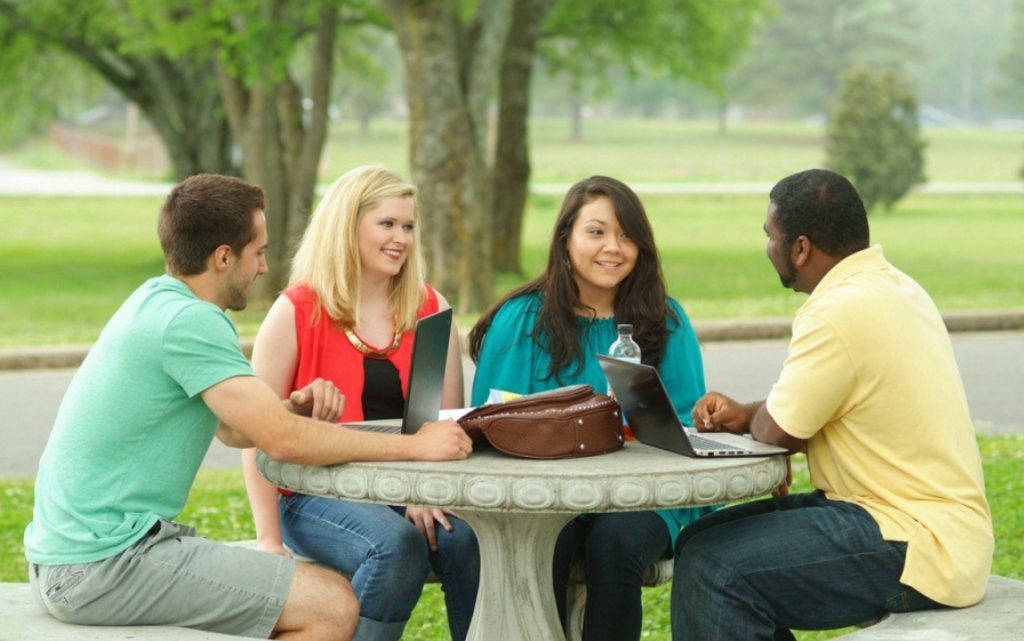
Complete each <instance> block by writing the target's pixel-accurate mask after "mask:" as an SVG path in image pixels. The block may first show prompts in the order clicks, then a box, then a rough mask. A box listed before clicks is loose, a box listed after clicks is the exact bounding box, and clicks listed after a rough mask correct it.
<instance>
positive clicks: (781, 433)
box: [750, 403, 807, 454]
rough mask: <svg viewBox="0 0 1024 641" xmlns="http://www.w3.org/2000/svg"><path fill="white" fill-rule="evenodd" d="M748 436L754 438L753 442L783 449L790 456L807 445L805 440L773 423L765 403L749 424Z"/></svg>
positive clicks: (773, 420)
mask: <svg viewBox="0 0 1024 641" xmlns="http://www.w3.org/2000/svg"><path fill="white" fill-rule="evenodd" d="M750 435H751V436H753V437H754V440H755V441H760V442H761V443H767V444H768V445H775V446H777V447H784V448H786V449H787V450H789V453H790V454H796V453H797V452H799V451H801V450H803V449H804V446H805V445H806V444H807V441H806V440H804V439H802V438H797V437H795V436H793V435H792V434H790V433H789V432H787V431H786V430H784V429H782V427H780V426H779V424H778V423H776V422H775V419H774V418H772V415H771V414H770V413H768V404H767V403H764V404H762V405H761V407H760V408H759V409H758V410H757V413H756V414H754V418H753V420H752V421H751V422H750Z"/></svg>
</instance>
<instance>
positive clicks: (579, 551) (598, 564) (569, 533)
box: [553, 512, 672, 641]
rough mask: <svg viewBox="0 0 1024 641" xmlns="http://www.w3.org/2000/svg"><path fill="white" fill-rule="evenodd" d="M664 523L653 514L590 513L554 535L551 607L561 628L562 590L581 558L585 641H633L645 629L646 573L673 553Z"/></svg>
mask: <svg viewBox="0 0 1024 641" xmlns="http://www.w3.org/2000/svg"><path fill="white" fill-rule="evenodd" d="M671 542H672V540H671V538H669V534H668V528H667V527H665V521H664V520H662V518H661V517H660V516H658V515H657V514H655V513H654V512H628V513H624V514H588V515H587V516H586V518H576V519H573V520H572V521H570V522H569V524H568V525H566V526H565V529H563V530H562V532H561V534H559V535H558V542H557V543H556V544H555V559H554V567H553V575H554V583H555V603H556V604H557V606H558V615H559V618H560V619H561V621H562V623H563V626H564V625H565V624H566V623H567V622H566V618H567V617H568V614H569V613H568V612H566V589H567V588H568V583H569V573H570V569H571V568H572V564H573V562H574V561H575V560H576V559H577V558H579V557H580V556H581V555H582V557H583V566H584V569H585V571H586V579H587V606H586V610H584V613H583V641H604V640H608V641H631V640H633V641H635V640H638V639H639V638H640V630H641V627H642V624H643V604H642V600H641V594H640V593H641V589H642V588H643V578H644V572H645V571H646V570H647V567H648V566H650V565H651V564H653V563H654V562H655V561H657V560H658V559H660V558H662V557H664V556H667V555H668V554H670V553H671V551H672V550H671V548H670V547H669V546H670V544H671Z"/></svg>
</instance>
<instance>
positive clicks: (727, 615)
mask: <svg viewBox="0 0 1024 641" xmlns="http://www.w3.org/2000/svg"><path fill="white" fill-rule="evenodd" d="M906 552H907V544H906V543H902V542H896V541H886V540H884V539H883V538H882V535H881V532H880V531H879V529H878V524H877V523H876V522H875V520H874V519H873V518H871V515H869V514H868V513H867V511H865V510H864V508H862V507H860V506H858V505H854V504H852V503H846V502H843V501H830V500H828V499H826V498H825V497H824V495H823V494H822V493H820V492H814V493H810V494H795V495H791V496H786V497H782V498H778V499H765V500H762V501H754V502H751V503H744V504H741V505H736V506H733V507H730V508H726V509H723V510H720V511H718V512H716V513H714V514H711V515H708V516H705V517H703V518H702V519H700V520H699V521H697V522H695V523H693V524H692V525H690V526H688V527H687V528H686V529H684V530H683V532H682V534H680V535H679V540H678V541H677V542H676V565H675V578H674V579H673V581H672V639H673V640H674V641H683V640H692V641H698V640H699V641H724V640H726V639H736V640H741V639H742V640H743V641H768V640H772V639H779V640H782V639H793V638H794V637H793V635H792V633H791V632H790V630H791V629H797V630H831V629H835V628H842V627H845V626H850V625H857V624H858V623H863V622H865V621H869V620H872V619H877V618H878V617H881V616H882V615H883V614H884V613H886V612H910V611H913V610H927V609H932V608H940V607H943V606H942V605H941V604H938V603H936V602H934V601H932V600H931V599H928V598H927V597H925V596H924V595H922V594H920V593H919V592H917V591H916V590H914V589H913V588H911V587H908V586H906V585H903V584H901V583H900V576H901V575H902V573H903V565H904V561H905V559H906Z"/></svg>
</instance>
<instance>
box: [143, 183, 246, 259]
mask: <svg viewBox="0 0 1024 641" xmlns="http://www.w3.org/2000/svg"><path fill="white" fill-rule="evenodd" d="M264 207H265V205H264V198H263V189H262V188H261V187H259V186H258V185H254V184H252V183H250V182H246V181H244V180H242V179H241V178H233V177H231V176H219V175H217V174H199V175H197V176H192V177H190V178H186V179H185V180H183V181H182V182H181V183H179V184H178V185H176V186H175V187H174V189H172V190H171V193H170V194H168V196H167V200H165V201H164V204H163V206H162V207H161V208H160V218H159V221H158V222H157V234H158V235H159V236H160V247H162V248H163V250H164V260H165V261H166V263H167V270H168V271H169V272H170V273H172V274H179V275H181V276H195V275H196V274H201V273H203V272H204V271H205V270H206V260H207V259H208V258H209V257H210V254H212V253H213V251H214V250H215V249H217V248H218V247H220V246H221V245H227V246H228V247H230V248H231V251H232V252H235V253H241V252H242V250H243V249H245V246H246V245H248V244H249V243H250V242H252V240H253V238H255V237H256V226H255V224H254V220H253V213H254V212H255V211H256V210H263V209H264Z"/></svg>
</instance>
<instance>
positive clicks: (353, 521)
mask: <svg viewBox="0 0 1024 641" xmlns="http://www.w3.org/2000/svg"><path fill="white" fill-rule="evenodd" d="M278 507H279V512H280V514H281V530H282V535H283V538H284V542H285V544H286V545H287V546H288V547H289V548H291V549H292V550H294V551H295V552H297V553H298V554H301V555H302V556H307V557H310V558H312V559H316V560H317V561H319V562H320V563H323V564H324V565H327V566H329V567H332V568H334V569H336V570H338V571H340V572H343V573H345V574H347V575H349V576H350V577H352V587H353V589H354V590H355V593H356V596H357V597H358V598H359V626H358V627H357V628H356V636H355V639H356V640H358V641H370V640H373V641H393V640H396V639H398V638H400V637H401V636H402V631H403V630H404V628H405V624H406V623H407V622H408V620H409V615H410V614H411V613H412V610H413V608H414V607H415V606H416V602H417V601H418V600H419V598H420V594H421V593H422V591H423V583H424V581H425V580H426V577H427V573H428V572H429V570H430V568H431V567H433V568H434V572H435V573H436V574H437V575H438V577H439V578H440V579H441V582H442V588H443V589H444V591H445V603H446V605H447V607H448V625H449V628H450V629H451V633H452V639H453V640H455V641H461V640H462V639H464V638H465V636H466V632H467V631H468V629H469V623H470V620H471V618H472V616H473V606H474V604H475V603H476V591H477V586H478V584H479V575H480V553H479V548H478V547H477V542H476V535H475V534H474V533H473V530H472V528H470V527H469V526H468V525H467V524H466V523H465V522H464V521H462V520H460V519H455V518H449V521H450V522H451V524H452V526H453V528H454V531H453V532H448V531H446V530H445V529H444V528H442V527H440V526H438V527H437V538H438V551H437V552H436V553H430V552H429V549H428V547H427V540H426V538H425V537H424V536H423V535H422V534H420V532H419V531H418V530H417V529H416V528H415V527H414V526H413V525H412V524H411V523H409V522H408V521H406V520H405V518H404V514H405V510H404V508H400V507H388V506H386V505H370V504H366V503H356V502H352V501H340V500H337V499H329V498H323V497H318V496H307V495H303V494H294V495H292V496H282V497H281V500H280V502H279V506H278Z"/></svg>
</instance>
